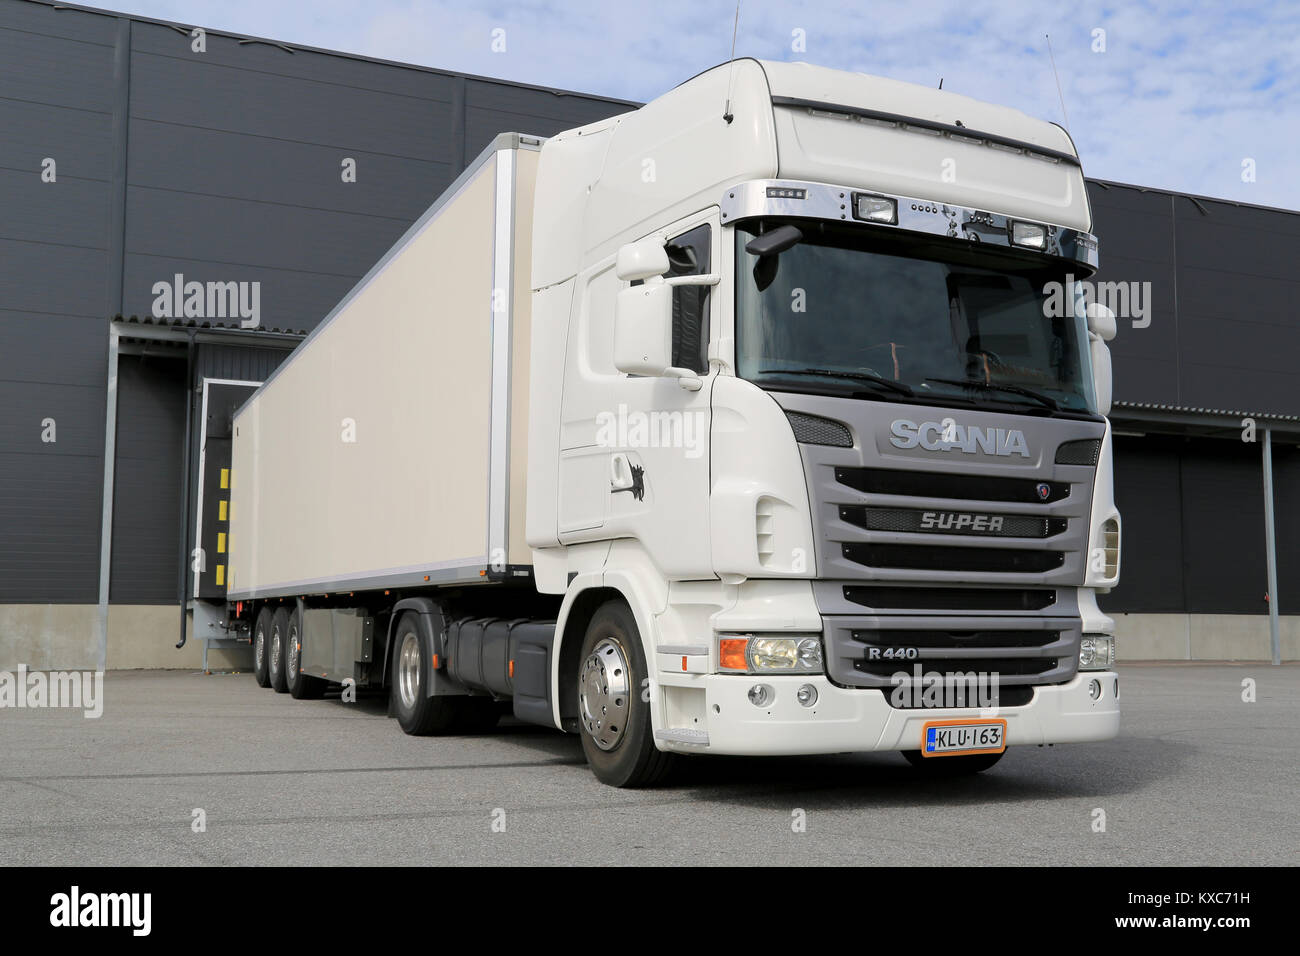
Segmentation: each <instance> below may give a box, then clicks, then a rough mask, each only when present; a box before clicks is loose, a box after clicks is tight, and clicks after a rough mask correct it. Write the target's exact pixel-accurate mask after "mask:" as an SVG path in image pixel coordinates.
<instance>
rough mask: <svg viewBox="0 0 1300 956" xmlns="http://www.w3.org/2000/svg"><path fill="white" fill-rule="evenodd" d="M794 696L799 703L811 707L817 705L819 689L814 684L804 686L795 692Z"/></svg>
mask: <svg viewBox="0 0 1300 956" xmlns="http://www.w3.org/2000/svg"><path fill="white" fill-rule="evenodd" d="M794 696H795V697H796V698H797V699H798V700H799V703H801V704H803V705H804V706H805V707H811V706H812V705H813V704H815V703H817V688H816V687H814V686H813V685H812V684H804V685H803V686H802V687H800V688H799V690H797V691H796V692H795V695H794Z"/></svg>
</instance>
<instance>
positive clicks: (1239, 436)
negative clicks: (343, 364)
mask: <svg viewBox="0 0 1300 956" xmlns="http://www.w3.org/2000/svg"><path fill="white" fill-rule="evenodd" d="M703 65H705V64H702V66H703ZM636 105H637V104H635V103H629V102H625V101H621V100H614V99H608V98H603V97H598V96H591V95H585V94H577V93H569V92H565V91H557V90H550V89H544V88H540V87H534V86H528V85H522V84H517V83H508V82H505V81H501V80H493V79H487V78H483V77H475V76H466V75H460V74H455V73H449V72H444V71H438V70H432V69H426V68H422V67H414V66H408V65H404V64H398V63H390V62H384V61H378V60H373V59H367V58H364V57H357V56H349V55H343V54H338V53H333V52H330V51H324V50H314V49H308V48H304V47H300V46H296V45H293V44H292V43H290V42H278V41H272V40H262V39H256V38H248V37H239V36H233V35H228V34H222V33H219V32H212V31H208V32H206V33H203V34H202V35H201V36H198V35H196V34H195V33H194V32H193V29H192V27H191V26H189V25H183V24H169V23H163V22H158V21H153V20H148V19H142V18H138V17H127V16H119V15H116V14H113V13H108V12H104V11H99V10H93V9H89V8H85V7H77V6H69V5H66V4H57V5H56V4H54V3H51V2H46V0H0V130H3V131H4V135H3V136H0V209H3V210H4V215H3V216H0V669H2V668H12V667H16V666H17V665H18V664H20V663H24V664H27V665H28V666H30V667H58V668H73V667H86V666H95V665H97V664H100V663H105V662H106V663H107V666H109V667H193V666H196V665H198V664H199V662H200V660H201V655H202V650H203V647H202V645H203V642H202V641H199V640H186V641H185V646H184V647H182V648H181V649H179V650H178V649H177V648H176V647H175V645H176V644H178V643H181V642H182V620H183V619H184V613H183V610H182V608H183V606H184V603H185V601H186V599H187V598H188V597H190V596H192V594H193V593H194V589H195V587H196V586H199V587H202V586H206V584H207V583H208V582H212V581H213V579H211V578H208V577H205V575H211V574H213V573H214V572H215V567H213V568H208V567H206V566H205V567H204V568H203V569H202V570H201V571H198V572H196V571H195V570H194V569H193V568H191V566H190V560H189V555H190V554H191V553H192V551H193V549H194V548H195V547H196V545H200V544H201V545H204V546H205V547H206V545H207V543H206V542H195V540H194V535H195V531H194V529H195V527H196V525H197V524H198V520H197V516H198V514H199V510H200V509H201V508H202V507H204V504H203V502H201V500H200V497H201V496H200V495H199V493H198V492H199V488H200V485H201V481H200V470H201V467H202V462H203V461H204V458H203V448H204V443H205V441H206V438H205V436H206V435H207V434H208V431H207V428H208V425H209V424H210V423H211V422H214V421H216V420H217V419H219V418H220V416H221V415H222V414H223V413H225V414H228V410H226V411H225V412H223V407H222V405H221V401H218V396H225V398H224V399H223V400H224V401H226V402H227V404H228V403H229V402H230V401H233V400H234V397H237V396H238V395H239V394H240V389H247V388H251V387H252V386H251V384H248V383H256V382H260V381H262V380H263V379H265V378H266V376H267V375H269V374H270V372H271V371H272V370H273V369H274V368H275V366H276V365H277V364H278V363H279V362H280V361H281V360H282V359H283V357H284V356H285V355H286V354H288V350H289V349H291V348H292V347H293V346H294V345H295V344H296V343H297V342H298V341H300V340H301V337H302V336H303V335H304V334H305V333H306V332H309V331H310V330H311V329H312V328H313V327H314V326H315V325H316V323H317V322H318V321H319V320H320V319H321V318H322V317H323V316H325V315H326V314H327V313H328V312H329V311H330V309H331V307H332V306H333V305H334V304H335V303H336V302H338V300H339V299H341V298H342V297H343V295H344V294H345V293H346V292H347V291H348V290H349V289H350V288H351V287H352V285H353V284H354V283H355V282H356V281H357V280H358V279H359V278H360V277H361V276H362V275H364V274H365V273H366V272H367V271H368V270H369V268H370V267H371V266H372V265H373V264H374V263H375V262H376V260H378V259H379V258H380V256H381V255H382V254H383V253H384V252H385V251H386V250H387V249H388V248H389V246H390V245H391V244H392V243H393V242H394V241H395V240H396V239H397V238H398V237H399V236H400V235H401V234H402V233H403V232H404V231H405V230H406V228H407V227H408V226H409V225H410V224H411V223H412V222H413V221H414V220H415V219H416V218H417V217H418V216H419V215H420V213H422V212H423V211H424V210H425V209H426V208H427V207H428V206H429V204H430V203H431V202H432V201H433V200H434V199H435V198H436V197H437V196H438V195H439V194H440V193H441V192H442V190H443V189H444V188H445V187H446V186H447V185H448V184H450V183H451V181H452V180H453V179H454V178H455V177H456V175H457V174H458V173H459V172H460V171H461V170H462V169H463V168H464V167H465V166H466V165H467V163H468V162H469V161H470V160H471V159H472V158H473V157H474V156H475V155H476V154H477V153H478V152H479V150H480V149H481V148H483V147H484V146H485V145H487V144H488V143H489V142H490V141H491V139H492V138H493V136H495V134H497V133H498V132H502V131H506V130H515V131H520V132H525V133H532V134H537V135H541V136H545V135H550V134H553V133H555V132H557V131H559V130H562V129H567V128H570V127H573V126H578V125H581V124H584V123H588V122H591V121H594V120H596V119H600V118H602V117H605V116H609V115H612V114H614V113H618V112H623V111H627V110H630V109H634V108H635V107H636ZM1085 161H1086V157H1085ZM1089 194H1090V198H1091V201H1092V206H1093V212H1094V217H1095V229H1094V231H1095V232H1096V233H1097V234H1098V236H1099V237H1100V241H1101V258H1102V264H1103V268H1102V272H1101V274H1100V275H1099V276H1098V277H1097V278H1098V280H1100V281H1106V282H1112V283H1118V284H1121V285H1116V286H1115V287H1114V289H1115V290H1116V291H1124V292H1128V293H1131V294H1132V295H1133V296H1140V297H1141V298H1140V300H1138V299H1135V300H1134V301H1133V302H1131V303H1130V312H1136V314H1135V317H1134V318H1130V319H1126V320H1124V321H1123V322H1122V323H1121V328H1120V333H1119V336H1118V337H1117V339H1116V340H1115V341H1114V342H1113V343H1112V350H1113V353H1114V364H1115V379H1116V392H1115V395H1116V405H1115V409H1114V412H1113V415H1112V420H1113V422H1114V426H1115V429H1116V434H1117V440H1116V483H1117V497H1118V501H1119V505H1120V508H1121V510H1122V513H1123V516H1124V542H1123V547H1124V564H1123V575H1122V580H1123V584H1122V585H1121V586H1120V587H1119V588H1117V589H1116V590H1115V591H1114V592H1113V593H1112V594H1109V595H1106V596H1105V598H1104V600H1103V607H1104V608H1105V609H1106V610H1107V611H1108V612H1109V613H1111V614H1114V615H1115V616H1116V617H1117V620H1118V622H1119V637H1120V648H1121V657H1122V658H1125V659H1130V660H1132V659H1140V658H1148V659H1237V660H1269V659H1271V658H1272V657H1273V656H1274V653H1275V649H1274V646H1273V634H1272V627H1275V628H1276V633H1277V651H1276V653H1277V654H1278V656H1280V657H1281V658H1283V659H1289V660H1294V659H1296V658H1297V656H1298V651H1300V613H1290V614H1289V613H1287V610H1288V609H1289V608H1291V607H1292V603H1293V602H1296V601H1300V597H1297V595H1300V521H1298V520H1297V516H1298V515H1300V452H1297V445H1298V444H1300V390H1297V389H1295V388H1294V387H1293V386H1291V385H1290V382H1291V376H1292V375H1293V371H1292V369H1291V356H1294V355H1296V354H1298V353H1300V327H1297V324H1296V322H1295V320H1294V318H1293V317H1292V314H1291V312H1290V310H1289V308H1288V306H1289V303H1291V302H1294V301H1296V300H1297V297H1298V296H1300V278H1297V276H1296V274H1295V269H1294V263H1295V262H1297V261H1300V214H1297V213H1294V212H1289V211H1285V210H1276V209H1267V208H1262V207H1253V206H1245V205H1240V204H1235V203H1230V202H1224V201H1219V200H1212V199H1206V198H1202V197H1192V196H1185V195H1179V194H1176V193H1170V192H1165V191H1161V190H1158V189H1143V188H1137V187H1133V186H1127V185H1122V184H1118V183H1110V182H1103V181H1097V180H1093V181H1090V182H1089ZM1144 283H1146V285H1143V284H1144ZM1139 304H1140V308H1139V309H1136V310H1135V309H1134V308H1133V306H1135V305H1139ZM1270 502H1271V513H1272V519H1273V520H1272V522H1271V527H1272V529H1273V531H1272V533H1269V532H1268V528H1269V522H1268V521H1267V520H1266V518H1267V514H1268V512H1269V511H1270V504H1269V503H1270ZM207 504H208V505H209V506H210V505H211V504H212V502H210V501H209V502H208V503H207ZM208 550H213V549H211V548H209V549H208ZM1270 554H1272V555H1275V559H1274V560H1270V558H1269V556H1270ZM1270 571H1271V572H1272V576H1273V577H1275V579H1276V580H1275V582H1273V583H1270ZM1270 610H1275V611H1276V612H1277V616H1276V620H1275V621H1273V622H1270V614H1269V612H1270ZM1271 626H1272V627H1271ZM191 631H192V627H191ZM214 653H216V654H218V657H217V659H216V664H215V665H214V666H219V665H221V664H222V663H223V662H228V661H238V660H239V659H240V657H239V655H238V652H223V651H215V652H214ZM232 653H233V654H234V656H231V654H232Z"/></svg>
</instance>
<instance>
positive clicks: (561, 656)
mask: <svg viewBox="0 0 1300 956" xmlns="http://www.w3.org/2000/svg"><path fill="white" fill-rule="evenodd" d="M584 578H585V579H586V580H584ZM610 601H621V602H622V603H623V604H624V605H626V606H627V608H628V610H629V611H631V613H632V619H633V620H634V621H635V622H636V628H637V631H638V636H639V637H640V639H641V651H642V654H643V656H644V657H645V661H646V669H647V671H649V676H650V677H652V678H653V677H654V673H655V664H654V662H655V657H654V637H653V627H654V619H653V615H652V614H651V613H650V611H649V610H648V608H647V603H646V600H645V597H644V595H641V594H640V593H638V589H637V588H636V587H635V585H634V584H633V583H632V582H631V581H629V580H626V579H622V578H621V576H620V577H615V576H612V575H600V574H593V575H586V576H580V577H578V578H575V579H574V580H573V582H571V584H570V586H569V591H568V593H567V594H566V595H565V597H564V604H563V605H562V606H561V608H560V615H559V620H558V621H557V623H556V637H555V644H556V650H555V655H554V658H553V663H552V667H551V690H552V693H553V695H554V696H553V698H552V706H553V711H554V720H555V724H556V726H557V727H559V728H560V729H561V730H565V731H568V732H570V733H572V732H575V731H576V730H577V722H578V712H577V706H576V694H577V689H578V657H579V655H580V654H581V653H582V641H583V638H584V637H585V636H586V634H587V625H588V624H590V623H591V619H592V617H593V616H594V615H595V613H596V611H597V610H598V609H599V608H600V607H602V606H603V605H604V604H607V603H608V602H610ZM652 714H654V717H655V720H657V719H658V715H657V713H656V712H655V711H654V710H653V709H652Z"/></svg>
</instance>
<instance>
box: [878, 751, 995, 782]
mask: <svg viewBox="0 0 1300 956" xmlns="http://www.w3.org/2000/svg"><path fill="white" fill-rule="evenodd" d="M902 753H903V756H904V757H906V758H907V762H908V763H910V764H911V765H912V767H913V769H915V770H916V771H917V772H918V773H922V774H924V775H926V776H928V777H965V776H969V775H971V774H977V773H983V772H984V771H985V770H988V769H989V768H990V767H992V766H993V765H994V764H995V763H997V762H998V761H999V760H1001V759H1002V754H966V755H964V756H957V757H926V756H923V755H922V754H921V751H919V750H904V751H903V752H902ZM1002 753H1006V751H1005V750H1004V751H1003V752H1002Z"/></svg>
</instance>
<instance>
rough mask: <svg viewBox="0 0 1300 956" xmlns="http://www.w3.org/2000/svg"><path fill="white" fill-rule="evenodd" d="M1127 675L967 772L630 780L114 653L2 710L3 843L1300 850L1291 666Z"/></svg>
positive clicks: (14, 861) (232, 848)
mask: <svg viewBox="0 0 1300 956" xmlns="http://www.w3.org/2000/svg"><path fill="white" fill-rule="evenodd" d="M1120 674H1121V691H1122V697H1121V706H1122V708H1123V720H1122V728H1121V732H1120V736H1119V738H1118V739H1116V740H1114V741H1110V742H1107V743H1099V744H1074V745H1069V746H1057V747H1052V748H1037V747H1032V748H1012V749H1011V750H1010V751H1009V752H1008V753H1007V755H1006V756H1005V757H1004V758H1003V759H1002V761H1001V762H1000V763H999V764H998V765H997V766H996V767H994V768H993V769H992V770H990V771H988V772H987V773H985V774H982V775H979V776H976V777H972V778H966V779H958V780H946V781H944V780H935V781H931V780H923V779H918V777H917V776H916V775H915V773H914V772H913V771H912V770H911V769H910V767H909V766H908V765H907V764H906V763H905V762H904V761H903V759H902V758H901V757H900V756H899V755H897V754H860V755H859V754H855V755H842V756H833V757H798V758H767V759H757V758H728V757H701V758H693V759H691V760H689V761H688V762H687V763H686V764H685V765H684V767H683V768H682V771H681V772H680V773H679V774H678V776H677V777H676V779H675V780H674V781H672V782H671V783H670V784H668V785H666V786H663V787H661V788H659V789H655V790H639V791H631V790H616V789H612V788H609V787H606V786H603V785H601V784H600V783H598V782H597V781H596V780H595V778H594V777H593V776H592V775H591V773H590V772H589V771H588V770H587V767H586V764H585V761H584V759H583V754H582V748H581V746H580V744H579V742H578V739H577V738H576V737H573V736H566V735H563V734H560V733H559V732H557V731H547V730H545V729H542V728H537V727H530V726H526V725H523V724H519V723H516V722H514V721H513V720H511V721H506V722H503V723H502V725H501V726H500V727H499V728H497V729H496V730H494V731H492V732H490V733H486V734H481V735H475V736H461V737H442V738H431V737H425V738H417V737H408V736H406V735H404V734H403V733H402V732H401V730H400V729H399V728H398V726H397V722H396V721H395V720H392V719H390V718H388V717H387V716H386V709H387V708H386V703H385V700H384V699H383V698H382V697H378V696H374V697H365V696H363V697H362V699H361V700H360V701H358V702H356V703H344V702H343V701H342V700H340V699H339V698H338V696H337V695H334V696H332V697H327V698H326V699H324V700H316V701H296V700H293V699H292V698H290V697H289V696H288V695H285V694H276V693H274V692H273V691H270V690H263V689H261V688H259V687H257V686H256V684H255V683H254V682H253V678H252V677H251V676H250V675H248V674H223V675H210V676H207V675H203V674H197V673H188V672H176V671H125V672H111V673H109V674H108V675H107V676H106V679H105V684H106V686H105V698H104V711H103V715H102V716H101V717H100V718H98V719H86V718H84V717H83V716H82V715H81V712H80V711H72V710H56V709H45V710H29V709H0V865H42V864H65V865H105V866H109V865H176V866H189V865H195V864H200V865H202V864H215V865H223V864H294V865H332V864H388V865H401V864H412V865H440V864H486V865H491V864H596V865H620V864H648V865H682V864H759V865H771V864H789V865H799V866H808V865H837V864H853V865H868V866H869V865H875V864H931V865H932V864H938V865H963V866H971V865H984V864H1026V865H1052V864H1083V865H1088V864H1120V865H1128V864H1143V865H1182V864H1202V865H1215V866H1217V865H1230V864H1235V865H1277V864H1290V865H1293V864H1295V862H1296V859H1297V849H1298V848H1300V807H1298V806H1297V794H1298V793H1300V786H1297V785H1298V784H1300V759H1297V758H1298V757H1300V666H1294V665H1288V666H1283V667H1272V666H1269V665H1267V664H1262V663H1261V664H1232V665H1201V664H1178V665H1128V666H1124V667H1121V669H1120ZM1247 678H1249V679H1251V680H1253V681H1254V682H1255V696H1256V699H1255V700H1254V702H1246V701H1243V699H1242V696H1243V685H1242V682H1243V680H1245V679H1247ZM198 811H202V812H201V813H199V812H198ZM1103 822H1104V830H1103V829H1101V828H1100V824H1102V823H1103ZM200 824H201V825H200Z"/></svg>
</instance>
